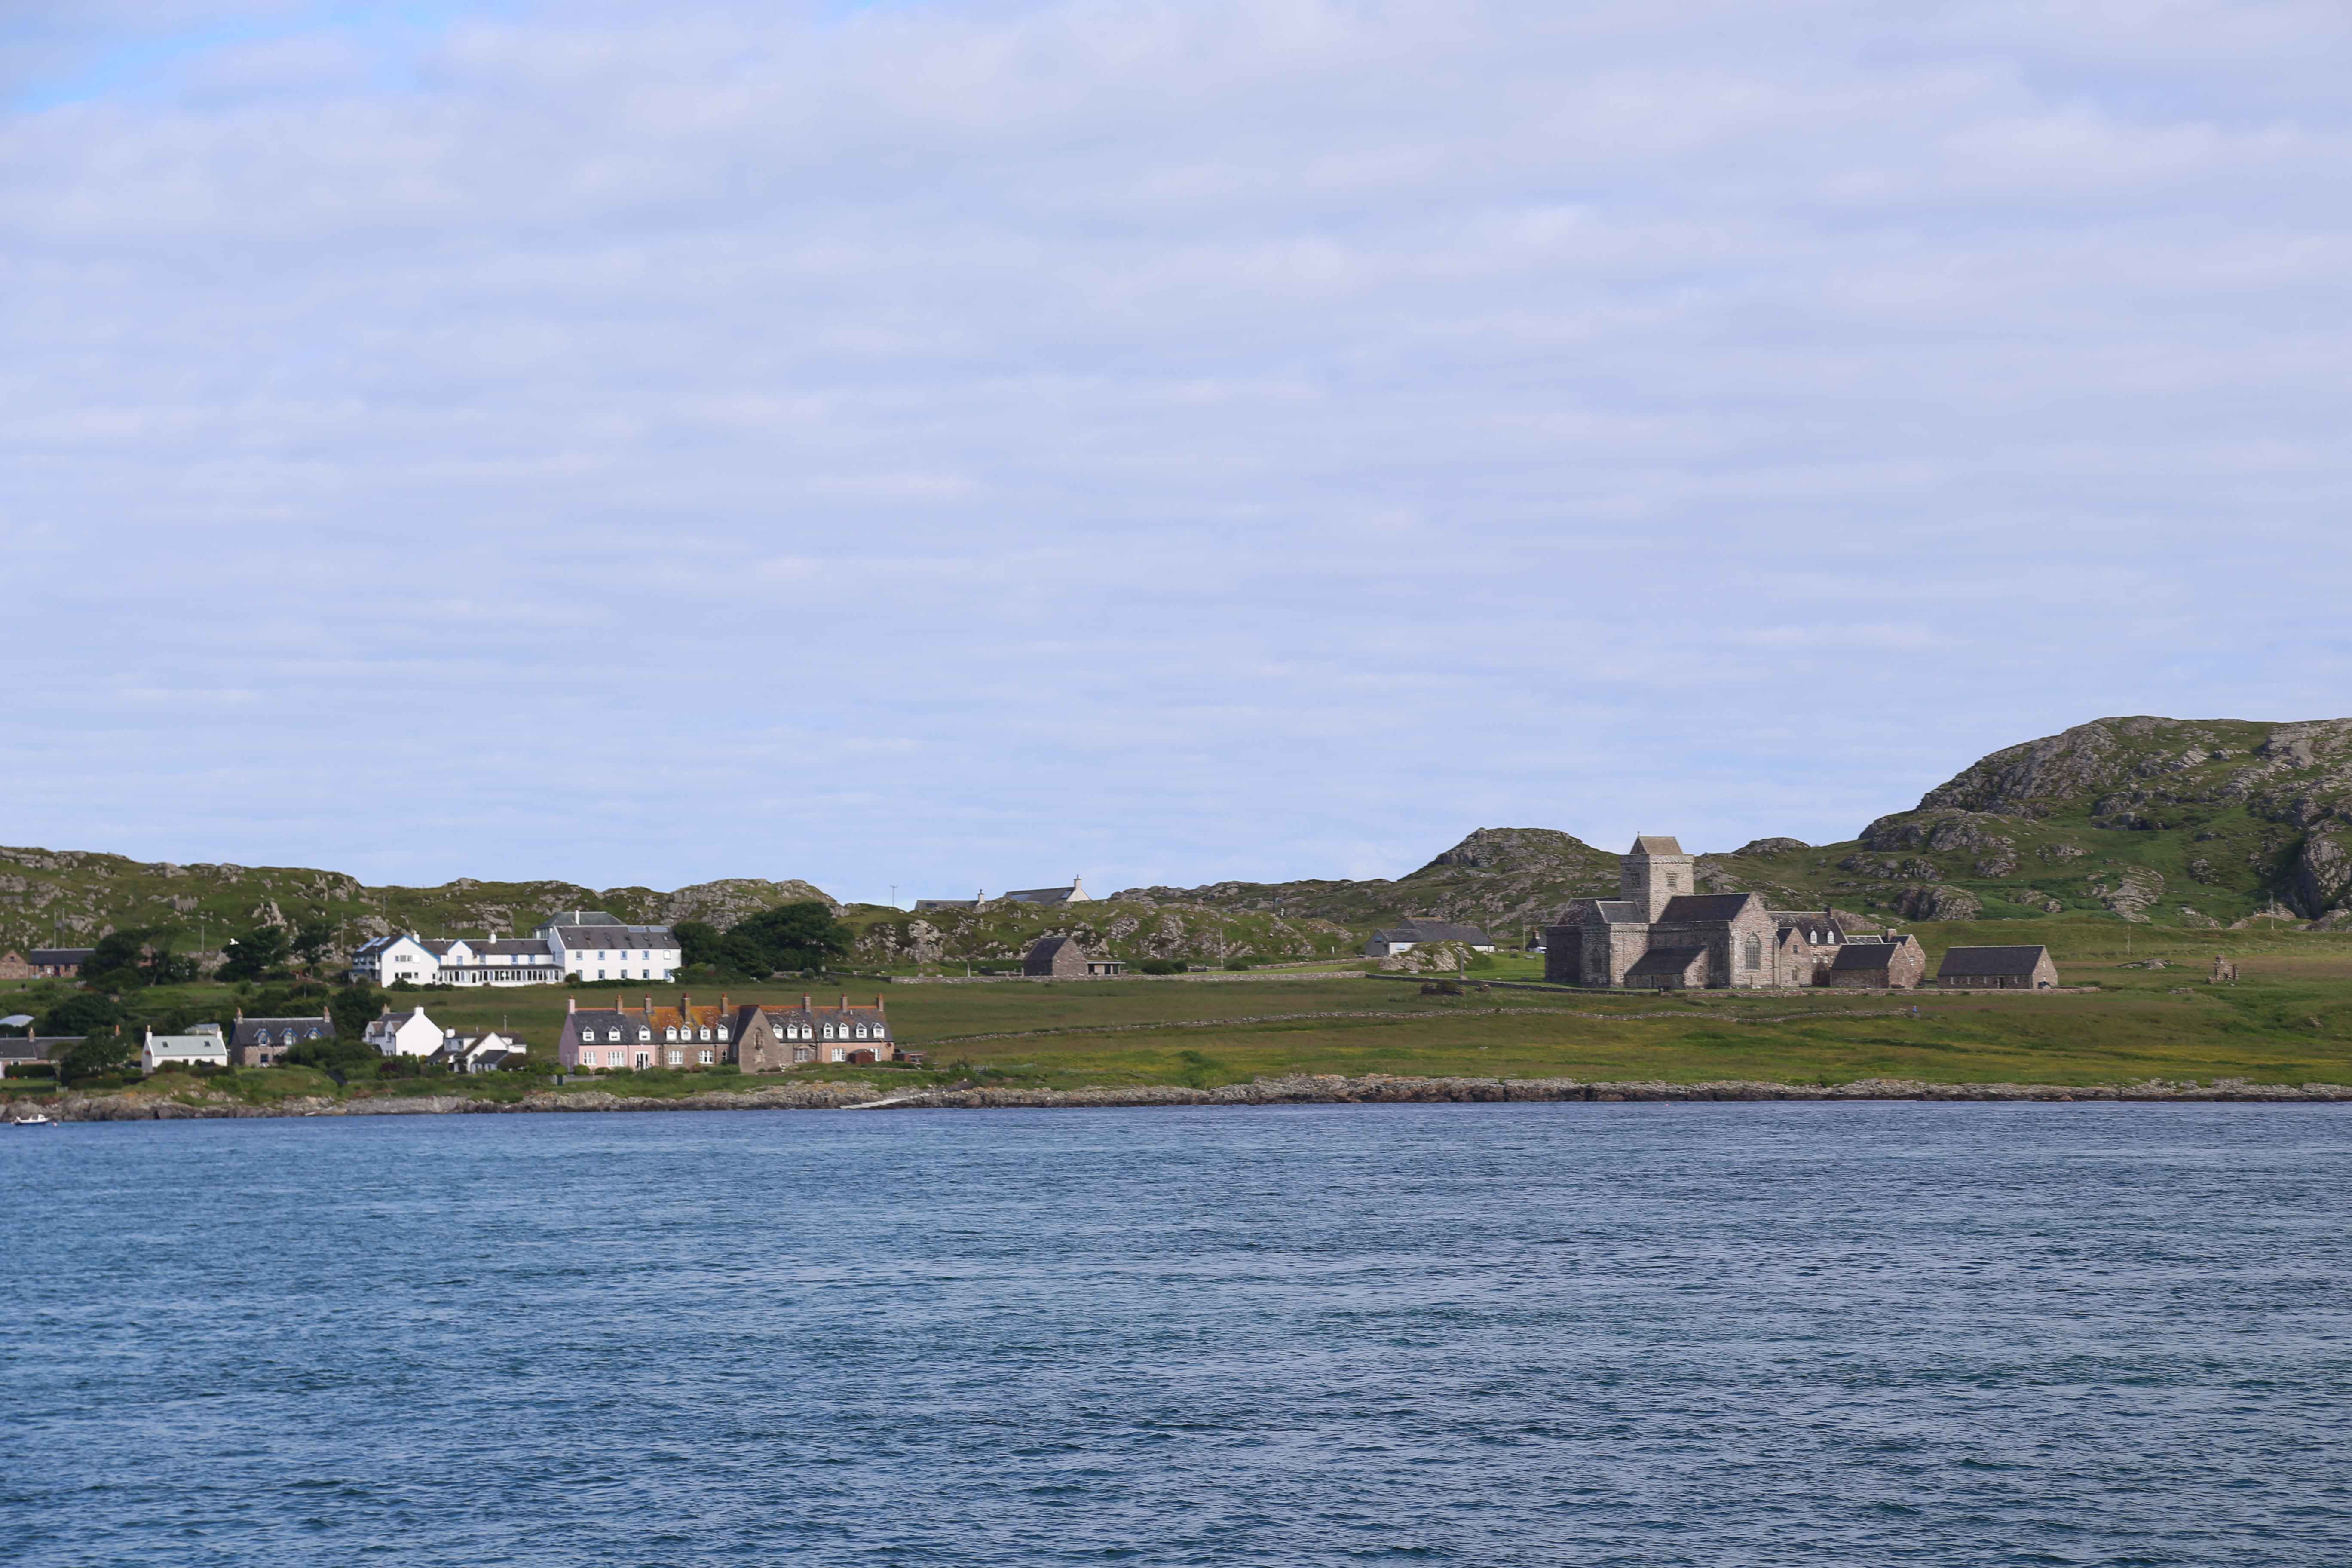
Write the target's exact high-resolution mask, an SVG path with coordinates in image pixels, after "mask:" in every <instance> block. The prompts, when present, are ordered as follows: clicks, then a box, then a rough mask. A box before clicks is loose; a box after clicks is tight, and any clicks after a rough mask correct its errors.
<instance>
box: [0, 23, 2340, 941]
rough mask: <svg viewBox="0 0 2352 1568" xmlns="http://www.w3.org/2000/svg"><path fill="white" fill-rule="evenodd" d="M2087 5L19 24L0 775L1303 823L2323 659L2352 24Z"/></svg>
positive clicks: (389, 857) (1869, 744)
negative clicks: (9, 721) (178, 696)
mask: <svg viewBox="0 0 2352 1568" xmlns="http://www.w3.org/2000/svg"><path fill="white" fill-rule="evenodd" d="M2095 9H2096V11H2097V17H2096V18H2095V20H2094V21H2090V22H2086V21H2084V15H2085V14H2086V8H2077V7H2065V8H2058V11H2060V12H2063V15H2062V14H2056V13H2053V12H2052V11H2051V9H2050V8H2046V7H2017V6H2011V5H1963V4H1947V5H1930V6H1925V7H1913V8H1906V9H1903V10H1901V11H1899V12H1890V11H1889V10H1887V9H1886V8H1885V7H1883V6H1875V5H1859V4H1844V3H1838V0H1812V3H1801V0H1780V3H1778V4H1773V5H1715V4H1706V3H1699V0H1685V3H1680V4H1675V3H1668V4H1663V5H1660V4H1651V5H1638V6H1637V5H1597V6H1580V7H1559V6H1543V5H1522V4H1516V3H1504V4H1486V5H1476V4H1474V5H1422V4H1392V5H1379V4H1338V3H1334V0H1321V3H1317V0H1277V3H1275V4H1253V5H1243V4H1239V3H1228V0H1202V3H1195V4H1172V3H1171V4H1161V5H1150V4H1126V3H1111V0H1096V3H1091V4H1050V3H1038V4H1024V3H1018V0H1011V3H1004V4H996V5H970V6H958V5H907V6H880V7H876V8H872V9H868V10H864V11H858V12H855V13H846V14H844V13H834V12H828V11H825V10H823V9H820V8H817V7H814V6H811V7H804V8H801V9H792V8H782V9H780V8H777V7H774V6H770V5H729V4H700V5H696V4H677V5H667V6H664V7H660V8H658V9H656V10H648V9H646V8H644V7H639V6H634V5H632V6H597V5H540V6H523V7H498V8H490V7H483V8H478V9H471V10H469V9H467V8H463V7H451V6H426V7H416V6H398V5H375V6H370V5H347V6H316V5H284V6H267V5H253V6H248V7H246V8H243V9H238V8H236V7H234V6H230V5H217V6H209V7H207V6H181V7H176V8H175V7H169V6H161V5H159V6H157V7H155V8H152V9H147V10H142V9H140V8H137V7H125V8H122V9H120V10H118V11H116V12H113V13H111V14H108V15H104V16H100V15H99V14H97V13H75V12H73V11H72V10H71V9H70V8H59V9H57V10H54V11H53V12H50V13H47V14H45V15H43V16H39V17H37V18H36V20H37V23H38V24H39V25H38V26H29V25H28V26H26V28H25V29H24V30H23V36H24V37H26V38H27V39H31V40H33V42H31V43H27V44H26V45H25V46H24V47H22V48H20V49H19V51H18V54H17V56H16V60H15V63H14V64H13V65H12V67H11V71H12V74H11V76H10V77H9V78H8V79H9V80H11V81H13V82H15V83H16V84H17V95H16V96H17V100H18V101H19V103H20V107H19V109H17V110H16V111H14V112H13V113H11V114H10V115H8V116H7V118H6V120H5V121H0V331H5V334H6V341H7V342H9V343H10V344H11V353H9V354H8V355H7V356H6V358H5V362H0V529H5V541H6V543H7V545H8V548H9V549H10V551H11V552H12V554H13V556H14V558H15V560H16V563H18V564H19V567H20V570H21V571H22V572H23V574H25V575H24V577H23V578H21V579H20V581H30V582H32V583H34V584H37V587H36V588H35V589H34V590H33V591H31V592H30V593H27V594H25V595H21V597H22V599H23V601H24V602H22V603H20V605H18V606H17V608H16V619H17V623H18V624H17V626H16V631H17V633H18V636H19V637H20V638H21V639H22V642H21V647H23V648H24V649H25V650H26V652H25V653H24V654H23V655H22V656H21V657H20V660H19V679H20V689H22V690H24V691H25V692H26V700H25V703H24V711H25V716H26V721H27V725H26V732H27V733H28V734H29V735H30V736H31V737H32V739H30V740H29V741H28V742H27V747H26V763H27V765H26V766H24V767H21V768H19V769H18V770H15V771H14V772H12V774H11V776H10V779H9V782H8V784H7V786H6V790H7V794H6V795H5V796H0V801H5V805H6V806H7V808H8V815H9V818H10V820H11V821H12V822H13V823H14V824H16V826H14V827H12V828H11V829H10V831H9V833H8V834H7V835H6V836H7V837H11V838H12V839H14V840H16V841H18V842H27V841H37V840H38V841H47V842H52V843H59V844H73V845H77V846H88V847H123V848H126V849H129V850H131V851H132V852H136V853H142V854H152V855H157V856H170V857H171V858H179V859H191V858H238V859H244V860H248V861H255V860H276V861H281V862H282V861H309V862H314V863H323V864H331V865H335V866H339V867H347V868H354V869H359V870H362V871H364V872H367V873H369V874H372V875H393V874H396V875H399V876H401V877H403V878H404V879H409V880H416V879H435V878H438V877H441V876H446V875H453V874H457V873H459V872H469V873H472V874H476V875H495V874H519V875H565V876H572V877H576V878H579V879H583V880H589V881H597V882H607V883H609V882H617V881H648V882H656V883H675V882H678V881H684V880H688V879H696V878H699V877H704V876H711V875H719V874H727V873H730V872H740V873H757V874H773V875H807V876H812V877H814V878H815V879H818V880H820V881H821V882H824V884H825V885H827V886H828V887H832V888H834V889H835V890H837V891H840V892H844V893H848V894H855V895H860V896H879V894H880V891H881V889H883V888H884V887H885V886H886V885H887V883H889V882H892V881H896V882H898V884H899V885H900V888H901V891H902V893H909V894H911V893H912V892H915V891H919V890H924V884H925V879H943V881H942V885H944V886H948V887H961V886H962V885H963V884H964V883H966V882H982V883H985V884H987V885H992V886H993V885H999V884H1007V885H1018V884H1022V883H1024V882H1027V881H1032V880H1034V879H1036V878H1038V877H1040V876H1044V875H1047V874H1049V873H1052V871H1053V868H1066V867H1067V866H1070V865H1079V866H1083V868H1085V869H1086V870H1087V875H1088V877H1089V879H1091V880H1093V881H1095V882H1097V883H1100V884H1103V885H1112V884H1118V883H1125V882H1129V881H1164V880H1170V879H1177V880H1193V879H1208V878H1211V877H1218V876H1226V875H1241V876H1251V877H1274V876H1284V875H1314V874H1335V873H1341V872H1345V873H1350V874H1360V873H1362V872H1364V871H1366V870H1368V869H1373V868H1384V869H1387V870H1390V871H1398V870H1403V869H1408V868H1411V867H1412V866H1413V865H1417V864H1419V863H1420V862H1421V861H1422V860H1423V859H1425V858H1427V857H1428V856H1429V855H1430V854H1431V853H1433V852H1434V851H1435V850H1436V849H1438V848H1440V847H1444V843H1445V842H1448V841H1450V839H1451V838H1452V837H1454V836H1456V835H1458V834H1459V833H1461V832H1464V831H1466V830H1467V829H1469V828H1471V827H1475V826H1480V825H1482V824H1485V825H1496V824H1501V823H1506V822H1509V823H1522V824H1537V825H1550V826H1562V827H1567V828H1570V830H1573V831H1578V832H1582V833H1587V834H1590V835H1591V836H1594V837H1600V838H1604V839H1611V840H1613V839H1615V838H1619V837H1626V836H1628V835H1629V834H1630V833H1632V832H1633V831H1634V830H1636V829H1637V828H1639V829H1643V830H1651V831H1673V830H1678V831H1682V832H1683V833H1684V835H1685V838H1686V839H1689V840H1695V841H1698V842H1705V843H1709V844H1716V843H1738V842H1740V841H1742V840H1744V839H1746V838H1748V837H1757V836H1759V835H1763V834H1767V833H1794V834H1796V835H1798V836H1800V837H1809V838H1815V839H1821V838H1827V837H1835V836H1839V835H1843V834H1846V833H1850V832H1852V831H1853V829H1854V827H1855V826H1858V825H1859V824H1860V823H1861V822H1863V821H1864V820H1867V818H1868V817H1870V816H1874V815H1876V814H1878V813H1879V812H1881V811H1884V810H1886V809H1890V808H1892V807H1894V806H1897V805H1903V804H1906V803H1907V801H1908V799H1909V797H1910V796H1911V795H1914V794H1916V791H1917V790H1918V789H1920V788H1921V787H1923V786H1924V785H1925V784H1929V783H1933V782H1936V781H1937V779H1939V778H1940V777H1941V776H1943V775H1944V774H1946V773H1949V772H1951V771H1954V770H1956V769H1957V768H1958V766H1960V765H1961V764H1963V763H1966V762H1968V761H1969V760H1971V759H1972V758H1973V757H1974V756H1975V755H1977V754H1978V753H1979V752H1983V751H1985V750H1989V749H1990V748H1992V747H1994V746H1998V745H2001V744H2006V743H2008V742H2011V741H2014V740H2018V739H2022V738H2025V737H2027V736H2029V735H2032V734H2037V733H2042V732H2046V731H2049V730H2052V729H2054V728H2057V727H2060V726H2063V725H2064V724H2066V723H2070V722H2074V721H2079V720H2082V719H2084V718H2089V717H2093V716H2095V715H2097V714H2100V713H2106V712H2116V711H2150V710H2152V711H2179V712H2183V713H2197V712H2203V713H2215V712H2260V713H2263V714H2266V715H2273V716H2310V715H2317V714H2322V713H2331V712H2334V711H2336V710H2337V709H2338V708H2340V706H2341V699H2340V697H2339V696H2338V695H2337V693H2338V692H2339V691H2340V689H2341V688H2340V682H2339V681H2338V680H2337V677H2338V676H2339V675H2340V674H2341V670H2342V664H2343V658H2342V641H2341V634H2340V632H2339V631H2338V630H2337V629H2336V617H2335V615H2334V612H2333V606H2334V605H2335V604H2336V603H2338V602H2340V597H2341V595H2342V592H2343V589H2344V587H2345V585H2346V584H2345V581H2344V578H2345V573H2344V565H2343V562H2344V552H2343V550H2342V548H2341V546H2340V545H2339V544H2338V543H2337V542H2336V541H2337V531H2336V529H2335V528H2334V527H2333V526H2332V525H2333V523H2334V520H2335V518H2336V516H2338V515H2340V513H2341V511H2342V510H2343V503H2344V501H2345V500H2346V490H2347V486H2346V471H2345V458H2344V457H2343V455H2342V452H2341V444H2340V441H2339V440H2338V439H2337V437H2336V431H2337V430H2338V429H2339V428H2340V425H2341V420H2342V416H2343V413H2344V402H2345V390H2346V389H2345V384H2344V382H2345V376H2346V374H2347V373H2346V371H2345V368H2344V367H2345V366H2346V365H2347V363H2352V358H2347V353H2346V352H2345V351H2346V349H2347V343H2346V342H2345V337H2346V328H2345V325H2344V323H2345V321H2347V319H2348V318H2347V312H2346V310H2345V309H2344V306H2345V303H2346V300H2345V298H2344V296H2345V293H2346V289H2347V283H2346V279H2347V277H2352V271H2347V268H2346V267H2345V265H2344V262H2345V259H2346V250H2347V224H2346V221H2345V215H2344V212H2343V207H2342V203H2341V201H2340V199H2339V198H2338V197H2336V195H2335V193H2336V192H2338V191H2341V190H2343V189H2346V188H2347V180H2346V174H2347V161H2352V158H2348V157H2347V127H2346V124H2345V113H2344V109H2343V106H2342V104H2341V102H2340V100H2339V98H2338V96H2337V95H2336V93H2334V92H2333V91H2330V90H2327V88H2328V84H2329V83H2331V82H2340V79H2341V67H2342V65H2343V63H2344V57H2345V54H2346V52H2347V42H2352V28H2348V27H2347V23H2346V22H2345V20H2344V19H2343V18H2342V17H2341V16H2339V15H2338V13H2336V11H2335V10H2332V9H2328V8H2322V7H2316V6H2305V5H2230V6H2198V5H2157V4H2152V3H2151V4H2136V5H2135V4H2124V3H2122V0H2116V4H2113V5H2106V6H2103V7H2097V8H2095ZM89 16H98V20H97V21H96V22H92V21H89V20H88V18H89ZM159 40H160V42H159ZM190 40H194V42H191V41H190ZM207 40H209V41H207ZM36 45H37V47H36ZM166 46H169V47H166ZM126 61H127V62H130V63H128V64H125V63H124V62H126ZM77 82H79V83H84V84H90V83H95V84H98V85H97V86H96V87H94V88H89V89H83V90H68V89H71V88H72V87H73V84H74V83H77ZM190 619H194V621H195V622H197V623H198V624H201V625H202V626H204V627H205V628H206V631H207V633H208V635H207V636H205V637H200V638H190V637H185V636H184V635H182V632H183V628H184V626H185V625H186V624H187V622H188V621H189V620H190ZM182 692H184V693H187V694H188V695H187V696H186V697H185V699H184V700H176V701H175V700H173V696H172V694H173V693H182ZM240 693H259V694H261V700H258V701H255V702H247V701H243V700H229V699H230V698H231V696H232V695H233V694H240ZM289 755H293V756H299V758H300V759H301V762H300V763H299V765H289V764H288V763H286V761H285V759H286V758H288V757H289ZM194 756H202V757H204V758H205V761H206V763H207V765H206V766H205V767H204V768H201V769H199V768H196V767H194V766H192V765H190V763H189V761H188V759H190V758H191V757H194ZM418 799H429V800H433V801H435V802H436V806H435V809H434V812H433V813H432V816H431V821H432V824H433V826H432V830H431V832H430V833H429V834H427V833H420V834H418V835H416V836H415V837H413V838H411V839H409V840H406V841H402V842H396V843H392V844H384V843H382V842H379V841H377V840H376V838H375V837H373V832H372V830H371V829H370V827H369V826H368V825H370V824H372V823H373V822H374V821H376V820H378V816H377V813H376V811H375V810H374V809H373V808H374V807H376V806H379V805H381V804H382V803H383V802H385V801H390V800H418ZM518 802H525V803H528V804H527V805H523V806H521V807H520V808H519V807H518ZM649 817H650V819H651V820H655V821H657V822H659V823H661V824H663V826H659V827H657V828H656V829H655V830H653V831H652V832H650V833H647V832H645V831H642V830H641V828H640V826H639V825H640V824H642V823H643V822H645V821H646V820H648V819H649ZM1041 867H1042V868H1045V869H1040V868H1041ZM1053 874H1058V873H1053Z"/></svg>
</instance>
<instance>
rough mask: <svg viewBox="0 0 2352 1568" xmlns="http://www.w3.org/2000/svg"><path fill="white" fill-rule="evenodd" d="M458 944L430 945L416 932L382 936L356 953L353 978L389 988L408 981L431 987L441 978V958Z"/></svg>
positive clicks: (440, 943)
mask: <svg viewBox="0 0 2352 1568" xmlns="http://www.w3.org/2000/svg"><path fill="white" fill-rule="evenodd" d="M453 945H455V944H454V943H451V942H426V941H425V939H424V938H423V937H421V936H418V935H417V934H416V933H415V931H403V932H401V933H400V934H399V935H397V936H379V937H374V938H372V939H371V940H369V941H368V942H363V943H362V944H361V946H360V949H359V951H358V952H354V953H352V979H353V980H370V981H373V982H374V983H375V984H378V985H389V984H392V983H393V982H394V981H395V980H405V981H409V982H410V983H412V984H417V985H431V984H435V983H436V982H437V981H438V980H439V979H440V978H441V955H442V954H443V953H445V952H447V951H448V950H449V949H450V948H451V947H452V946H453Z"/></svg>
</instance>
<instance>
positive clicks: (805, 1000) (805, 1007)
mask: <svg viewBox="0 0 2352 1568" xmlns="http://www.w3.org/2000/svg"><path fill="white" fill-rule="evenodd" d="M809 1010H810V1009H809V996H808V993H807V992H805V991H803V992H802V993H801V1011H802V1012H803V1013H805V1012H808V1011H809ZM240 1016H242V1015H240Z"/></svg>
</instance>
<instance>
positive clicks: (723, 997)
mask: <svg viewBox="0 0 2352 1568" xmlns="http://www.w3.org/2000/svg"><path fill="white" fill-rule="evenodd" d="M719 1016H720V1017H722V1018H724V1017H725V1016H727V993H726V992H724V991H721V992H720V993H719Z"/></svg>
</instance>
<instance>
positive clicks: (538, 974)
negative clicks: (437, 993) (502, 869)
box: [352, 931, 564, 985]
mask: <svg viewBox="0 0 2352 1568" xmlns="http://www.w3.org/2000/svg"><path fill="white" fill-rule="evenodd" d="M563 973H564V971H563V966H562V963H561V961H560V960H559V959H558V957H557V955H556V952H555V950H554V949H553V948H551V947H550V946H549V945H548V943H547V942H545V941H544V940H535V939H532V938H530V937H455V938H451V939H449V940H447V941H442V940H439V939H427V938H425V937H421V936H419V935H417V934H416V933H415V931H403V932H402V933H401V934H400V935H398V936H380V937H376V938H375V939H373V941H371V942H367V943H365V944H364V945H362V947H361V948H360V950H359V951H358V952H354V953H352V979H353V980H371V981H373V982H374V983H375V984H378V985H389V984H392V983H393V982H394V981H395V980H405V981H408V982H410V983H411V984H416V985H552V984H556V983H557V982H558V981H560V980H562V978H563Z"/></svg>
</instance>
